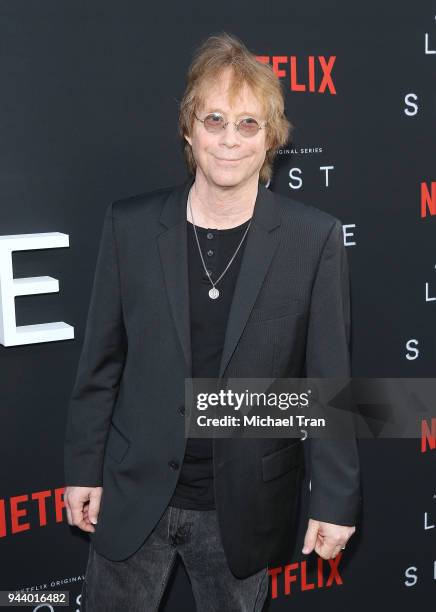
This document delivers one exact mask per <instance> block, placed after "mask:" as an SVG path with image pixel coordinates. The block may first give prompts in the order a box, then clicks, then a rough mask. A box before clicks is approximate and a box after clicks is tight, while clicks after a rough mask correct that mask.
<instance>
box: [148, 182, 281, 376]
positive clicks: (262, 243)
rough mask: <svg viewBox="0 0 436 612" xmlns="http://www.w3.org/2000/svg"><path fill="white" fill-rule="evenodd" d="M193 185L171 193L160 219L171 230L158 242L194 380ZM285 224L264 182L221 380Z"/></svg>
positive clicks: (243, 261)
mask: <svg viewBox="0 0 436 612" xmlns="http://www.w3.org/2000/svg"><path fill="white" fill-rule="evenodd" d="M193 182H194V178H193V177H189V179H188V180H187V181H185V182H184V183H183V184H182V185H178V186H177V187H175V188H174V190H173V191H172V192H171V193H170V195H169V197H168V198H167V200H166V202H165V204H164V207H163V210H162V213H161V217H160V221H161V222H162V223H163V224H164V225H165V226H166V227H167V230H166V231H164V232H162V233H161V234H159V236H158V245H159V252H160V257H161V263H162V269H163V274H164V279H165V284H166V287H167V292H168V298H169V302H170V307H171V312H172V316H173V318H174V323H175V326H176V329H177V334H178V337H179V340H180V343H181V346H182V349H183V353H184V356H185V360H186V365H187V369H188V376H187V377H189V378H190V377H192V364H191V359H192V356H191V337H190V308H189V276H188V255H187V253H188V250H187V225H186V202H187V197H188V192H189V189H190V187H191V185H192V183H193ZM280 223H281V218H280V212H279V210H278V206H277V203H276V200H275V197H274V194H273V193H272V192H271V191H269V190H268V189H267V188H266V187H265V186H264V185H263V184H262V183H260V182H259V185H258V192H257V197H256V202H255V206H254V211H253V220H252V222H251V226H250V229H249V231H248V234H247V236H246V239H245V240H246V244H245V248H244V251H243V254H242V259H241V265H240V270H239V274H238V278H237V281H236V285H235V290H234V294H233V300H232V304H231V307H230V312H229V317H228V322H227V328H226V333H225V337H224V346H223V351H222V355H221V363H220V368H219V374H218V378H221V377H222V376H223V374H224V371H225V369H226V367H227V365H228V363H229V361H230V358H231V356H232V354H233V352H234V350H235V348H236V345H237V343H238V340H239V338H240V336H241V334H242V332H243V329H244V327H245V324H246V322H247V319H248V317H249V315H250V312H251V310H252V308H253V305H254V303H255V301H256V298H257V295H258V293H259V290H260V287H261V286H262V283H263V280H264V278H265V275H266V273H267V271H268V267H269V265H270V263H271V260H272V257H273V255H274V252H275V250H276V248H277V246H278V240H279V232H278V231H273V230H274V229H275V228H276V227H278V226H279V225H280Z"/></svg>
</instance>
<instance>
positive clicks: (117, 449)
mask: <svg viewBox="0 0 436 612" xmlns="http://www.w3.org/2000/svg"><path fill="white" fill-rule="evenodd" d="M129 448H130V440H128V439H127V438H126V437H125V436H124V434H122V433H121V432H120V431H119V430H118V429H117V428H116V427H115V425H114V424H113V423H111V426H110V429H109V435H108V439H107V442H106V452H107V453H108V455H110V457H112V459H113V460H114V461H116V462H117V463H120V462H121V461H122V460H123V459H124V457H125V455H126V453H127V451H128V450H129Z"/></svg>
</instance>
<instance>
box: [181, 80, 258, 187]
mask: <svg viewBox="0 0 436 612" xmlns="http://www.w3.org/2000/svg"><path fill="white" fill-rule="evenodd" d="M229 76H230V75H229V69H226V70H225V71H224V72H223V73H222V75H221V77H220V78H219V79H217V80H216V81H215V82H214V83H213V86H212V87H209V88H208V90H207V94H206V97H205V100H204V107H203V108H202V109H198V110H197V112H196V115H197V117H199V118H200V119H204V117H206V115H207V114H209V113H212V112H220V113H221V114H222V115H224V118H225V121H230V122H232V121H233V122H235V123H237V122H238V121H239V120H240V119H243V118H244V117H249V116H250V117H254V118H255V119H256V120H257V121H258V123H259V124H261V125H262V126H263V124H264V121H265V119H266V118H265V116H264V114H263V112H262V105H261V103H260V102H259V100H258V99H257V98H256V97H255V96H254V95H253V93H252V92H251V90H250V89H249V88H248V87H247V85H245V84H244V87H243V89H242V90H241V92H240V95H239V97H238V98H237V101H236V102H235V103H234V105H233V106H230V104H229V100H228V97H227V87H228V83H229ZM185 138H186V140H187V141H188V142H189V144H190V145H191V147H192V152H193V155H194V158H195V161H196V163H197V175H198V173H202V174H203V176H204V177H205V178H206V180H207V181H208V182H211V183H213V184H215V185H219V186H221V187H232V186H237V185H240V184H243V183H245V182H247V181H248V180H249V179H250V178H253V177H255V180H258V178H259V172H260V169H261V167H262V165H263V163H264V161H265V155H266V151H267V148H266V135H265V128H264V127H262V129H261V130H259V131H258V133H257V134H256V135H254V136H250V137H246V136H242V135H241V134H240V133H239V132H238V130H236V128H235V126H234V125H233V124H232V123H229V124H228V125H227V126H226V127H225V128H224V129H221V130H220V132H219V133H218V134H213V133H210V132H208V131H207V130H206V129H205V127H204V125H203V123H201V122H200V121H198V120H197V119H194V125H193V128H192V134H191V136H187V135H185ZM229 160H230V161H229Z"/></svg>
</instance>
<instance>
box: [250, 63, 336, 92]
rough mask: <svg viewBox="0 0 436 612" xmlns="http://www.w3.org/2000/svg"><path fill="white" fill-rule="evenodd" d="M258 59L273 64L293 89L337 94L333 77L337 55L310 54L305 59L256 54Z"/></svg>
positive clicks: (278, 73)
mask: <svg viewBox="0 0 436 612" xmlns="http://www.w3.org/2000/svg"><path fill="white" fill-rule="evenodd" d="M256 59H257V60H258V61H259V62H262V63H263V64H271V65H272V69H273V70H274V72H275V74H276V75H277V76H278V77H279V78H280V79H282V78H283V79H287V83H288V84H289V89H290V90H291V91H309V92H314V93H330V94H332V95H336V88H335V86H334V83H333V77H332V69H333V64H334V63H335V61H336V55H331V56H330V57H329V58H328V59H326V58H325V57H324V56H323V55H317V56H315V55H309V56H308V57H307V58H306V59H304V60H301V59H298V58H297V56H296V55H290V56H289V57H288V56H287V55H272V56H270V55H256ZM317 68H318V70H317Z"/></svg>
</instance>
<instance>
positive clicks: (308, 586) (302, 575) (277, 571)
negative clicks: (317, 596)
mask: <svg viewBox="0 0 436 612" xmlns="http://www.w3.org/2000/svg"><path fill="white" fill-rule="evenodd" d="M341 557H342V553H338V554H337V555H336V557H335V558H334V559H328V560H327V561H325V560H324V559H323V558H322V557H319V556H318V559H317V569H316V581H315V582H308V579H307V561H301V562H300V563H290V564H289V565H285V566H283V567H282V566H279V567H272V568H270V569H268V573H269V575H270V576H271V599H277V597H278V592H279V582H280V588H281V589H283V593H284V595H291V590H292V589H291V585H292V584H297V588H298V590H299V591H311V590H313V589H320V588H323V587H331V586H332V585H333V584H343V581H342V578H341V576H340V575H339V571H338V564H339V561H340V560H341ZM326 565H327V568H326V569H328V571H329V575H328V577H327V579H326V580H325V578H324V571H323V570H324V568H325V566H326ZM298 570H299V571H298ZM279 576H280V580H279Z"/></svg>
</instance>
